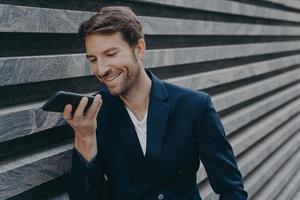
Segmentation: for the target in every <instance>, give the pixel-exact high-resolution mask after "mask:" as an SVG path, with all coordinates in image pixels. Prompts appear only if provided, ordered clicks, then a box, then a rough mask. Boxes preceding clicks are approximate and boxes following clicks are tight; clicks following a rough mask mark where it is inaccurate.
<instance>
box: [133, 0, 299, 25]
mask: <svg viewBox="0 0 300 200" xmlns="http://www.w3.org/2000/svg"><path fill="white" fill-rule="evenodd" d="M131 1H133V2H148V3H157V4H160V5H167V6H177V7H180V8H190V9H199V10H205V11H213V12H221V13H226V14H234V15H242V16H250V17H261V18H267V19H278V20H287V21H296V22H299V21H300V16H299V15H298V14H296V13H292V12H287V11H281V10H276V9H270V8H263V7H259V6H253V5H250V4H244V3H239V2H230V1H228V0H197V1H181V0H131Z"/></svg>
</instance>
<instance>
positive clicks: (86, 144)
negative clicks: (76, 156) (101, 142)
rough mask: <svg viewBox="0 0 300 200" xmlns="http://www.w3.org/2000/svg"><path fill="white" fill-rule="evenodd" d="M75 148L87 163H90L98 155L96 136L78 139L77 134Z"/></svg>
mask: <svg viewBox="0 0 300 200" xmlns="http://www.w3.org/2000/svg"><path fill="white" fill-rule="evenodd" d="M74 146H75V148H76V150H77V151H78V152H79V153H80V154H81V155H82V156H83V157H84V158H85V159H86V160H87V161H90V160H91V159H92V158H93V157H95V155H96V154H97V139H96V134H94V135H92V136H88V137H78V136H76V134H75V140H74Z"/></svg>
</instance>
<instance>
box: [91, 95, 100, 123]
mask: <svg viewBox="0 0 300 200" xmlns="http://www.w3.org/2000/svg"><path fill="white" fill-rule="evenodd" d="M101 105H102V99H101V95H100V94H97V95H96V96H95V98H94V101H93V103H92V105H91V107H90V108H89V110H88V112H87V117H88V118H90V119H92V118H93V117H95V115H96V114H97V113H98V111H99V109H100V107H101Z"/></svg>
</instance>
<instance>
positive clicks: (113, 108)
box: [68, 71, 247, 200]
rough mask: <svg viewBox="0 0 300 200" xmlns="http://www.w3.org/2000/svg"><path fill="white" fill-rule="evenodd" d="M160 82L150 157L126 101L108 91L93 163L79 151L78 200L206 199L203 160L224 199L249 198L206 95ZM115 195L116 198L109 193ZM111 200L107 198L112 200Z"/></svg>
mask: <svg viewBox="0 0 300 200" xmlns="http://www.w3.org/2000/svg"><path fill="white" fill-rule="evenodd" d="M147 74H148V76H149V77H150V79H151V80H152V86H151V92H150V99H149V107H148V119H147V145H146V155H145V156H144V155H143V152H142V149H141V146H140V143H139V140H138V138H137V135H136V132H135V129H134V125H133V123H132V122H131V119H130V117H129V115H128V113H127V110H126V108H125V107H124V103H123V102H122V101H121V100H120V99H119V98H118V97H114V96H112V95H110V93H109V91H108V90H107V89H102V90H100V93H101V95H102V99H103V104H102V107H101V109H100V111H99V114H98V124H97V127H98V128H97V142H98V154H97V156H96V157H95V158H94V159H93V160H92V161H91V162H89V163H88V162H86V161H85V160H84V159H83V157H81V155H80V154H79V153H78V152H77V151H76V150H75V149H74V151H73V156H72V169H71V173H70V184H69V190H68V192H69V196H70V198H71V199H76V200H77V199H80V200H83V199H88V200H96V199H97V200H102V199H104V197H103V195H104V194H105V193H106V194H105V196H106V198H108V199H110V200H153V199H165V200H201V197H200V195H199V191H198V187H197V184H196V173H197V170H198V168H199V162H200V159H201V161H202V163H203V164H204V167H205V169H206V172H207V175H208V179H209V182H210V184H211V186H212V188H213V190H214V191H215V192H216V193H217V194H220V199H221V200H244V199H247V193H246V192H245V191H244V189H243V183H242V177H241V174H240V172H239V170H238V167H237V164H236V161H235V158H234V155H233V151H232V147H231V146H230V144H229V143H228V141H227V140H226V137H225V132H224V128H223V125H222V123H221V121H220V119H219V116H218V114H217V112H216V111H215V108H214V106H213V104H212V102H211V98H210V97H209V95H207V94H206V93H204V92H199V91H193V90H189V89H184V88H181V87H178V86H175V85H173V84H169V83H166V82H163V81H160V80H159V79H157V78H156V77H155V76H154V75H153V74H152V73H151V72H150V71H147ZM107 193H108V194H107ZM106 198H105V199H106Z"/></svg>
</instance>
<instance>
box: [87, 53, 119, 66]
mask: <svg viewBox="0 0 300 200" xmlns="http://www.w3.org/2000/svg"><path fill="white" fill-rule="evenodd" d="M117 53H118V52H115V53H112V54H106V55H107V56H108V57H113V56H116V55H117ZM90 62H91V63H94V62H96V59H95V60H90Z"/></svg>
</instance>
